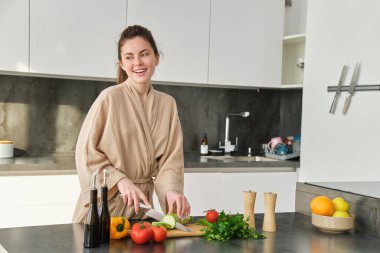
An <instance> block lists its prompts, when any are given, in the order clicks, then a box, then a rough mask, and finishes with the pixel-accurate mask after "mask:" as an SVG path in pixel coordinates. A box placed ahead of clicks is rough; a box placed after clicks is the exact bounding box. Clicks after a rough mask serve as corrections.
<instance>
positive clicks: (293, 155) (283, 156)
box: [265, 152, 300, 160]
mask: <svg viewBox="0 0 380 253" xmlns="http://www.w3.org/2000/svg"><path fill="white" fill-rule="evenodd" d="M265 156H266V157H269V158H274V159H280V160H288V159H292V158H295V157H299V156H300V153H299V152H298V153H291V154H287V155H276V154H272V153H265Z"/></svg>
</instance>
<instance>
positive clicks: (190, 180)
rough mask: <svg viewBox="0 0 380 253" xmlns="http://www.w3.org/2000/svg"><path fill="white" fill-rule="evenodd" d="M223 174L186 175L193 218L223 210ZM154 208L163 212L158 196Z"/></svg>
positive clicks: (185, 192)
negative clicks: (207, 212)
mask: <svg viewBox="0 0 380 253" xmlns="http://www.w3.org/2000/svg"><path fill="white" fill-rule="evenodd" d="M222 176H223V173H185V189H184V194H185V196H186V198H187V200H188V201H189V203H190V206H191V215H192V216H204V215H205V213H204V211H206V210H209V209H216V210H220V209H221V208H222V184H223V182H222ZM153 203H154V207H155V208H156V209H157V210H161V208H160V205H159V203H158V200H157V196H156V195H155V194H154V196H153Z"/></svg>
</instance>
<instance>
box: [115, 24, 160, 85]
mask: <svg viewBox="0 0 380 253" xmlns="http://www.w3.org/2000/svg"><path fill="white" fill-rule="evenodd" d="M137 36H140V37H141V38H143V39H144V40H146V41H147V42H149V44H150V46H151V47H152V48H153V51H154V54H155V55H156V56H159V53H158V50H157V46H156V42H155V41H154V38H153V35H152V33H151V31H149V30H148V29H147V28H145V27H143V26H140V25H131V26H128V27H127V28H125V30H124V31H123V32H122V33H121V34H120V39H119V43H118V46H117V57H118V59H119V62H118V68H117V82H118V83H122V82H124V81H125V80H127V78H128V75H127V73H125V71H124V70H123V69H122V68H121V67H120V62H121V47H122V46H123V45H124V42H125V41H126V40H128V39H133V38H134V37H137Z"/></svg>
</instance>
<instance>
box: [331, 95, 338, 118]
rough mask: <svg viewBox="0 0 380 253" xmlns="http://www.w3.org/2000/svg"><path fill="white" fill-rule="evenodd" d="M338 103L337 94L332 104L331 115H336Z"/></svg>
mask: <svg viewBox="0 0 380 253" xmlns="http://www.w3.org/2000/svg"><path fill="white" fill-rule="evenodd" d="M337 101H338V95H337V94H335V96H334V100H333V102H332V104H331V107H330V113H331V114H334V113H335V109H336V105H337Z"/></svg>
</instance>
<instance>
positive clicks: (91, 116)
mask: <svg viewBox="0 0 380 253" xmlns="http://www.w3.org/2000/svg"><path fill="white" fill-rule="evenodd" d="M111 111H112V103H110V101H109V99H108V98H107V96H104V94H101V95H100V96H99V97H98V99H97V100H96V101H95V102H94V104H93V105H92V107H91V108H90V110H89V112H88V114H87V116H86V119H85V121H84V123H83V126H82V129H81V131H80V134H79V137H78V141H77V146H76V152H75V160H76V166H77V172H78V176H79V181H80V185H81V189H82V191H81V197H82V203H83V204H84V205H87V204H88V203H89V200H90V183H91V177H92V174H93V173H94V172H97V174H98V176H97V181H98V186H99V185H101V184H102V181H103V169H108V171H109V172H110V178H109V179H108V188H109V189H110V192H115V190H117V189H113V188H114V187H116V184H117V182H118V181H119V180H120V179H122V178H124V177H125V176H126V175H125V174H124V173H123V172H122V171H120V170H119V169H118V168H115V167H114V166H113V164H111V162H110V159H109V157H107V154H112V155H114V156H117V155H119V154H118V153H119V151H118V150H117V149H116V148H114V147H115V145H112V144H113V140H114V135H113V129H112V120H113V119H112V112H111ZM116 188H117V187H116ZM110 195H111V194H109V196H110Z"/></svg>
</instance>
